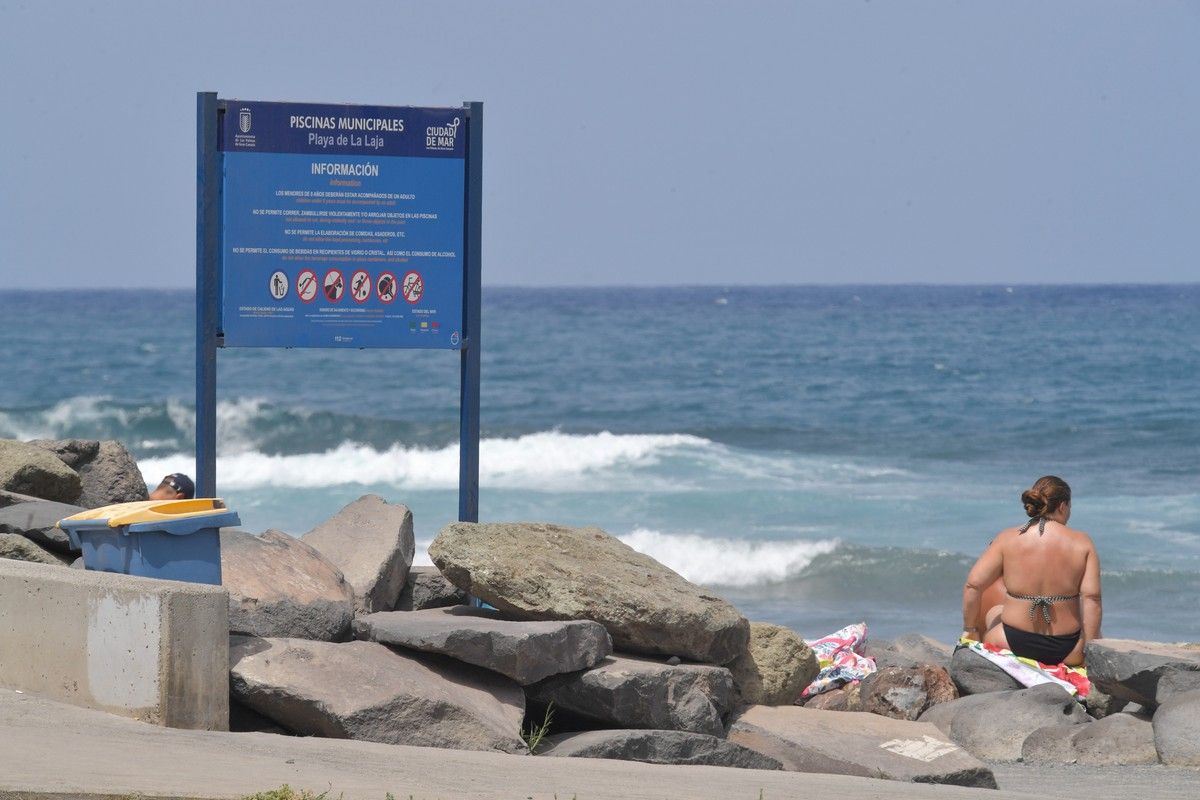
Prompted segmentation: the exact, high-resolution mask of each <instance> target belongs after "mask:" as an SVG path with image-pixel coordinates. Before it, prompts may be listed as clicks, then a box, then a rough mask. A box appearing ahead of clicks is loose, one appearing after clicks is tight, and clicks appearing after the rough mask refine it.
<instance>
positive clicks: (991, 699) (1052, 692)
mask: <svg viewBox="0 0 1200 800" xmlns="http://www.w3.org/2000/svg"><path fill="white" fill-rule="evenodd" d="M921 721H922V722H930V723H932V724H934V725H936V726H937V727H938V728H939V729H941V730H942V731H943V732H944V733H945V734H946V735H947V736H949V737H950V738H951V739H952V740H953V741H955V742H957V743H958V744H960V745H962V746H963V747H964V748H966V750H967V751H968V752H970V753H971V754H972V755H974V756H975V757H976V758H981V759H983V760H984V761H1016V760H1017V759H1019V758H1020V757H1021V747H1022V745H1023V744H1024V743H1025V739H1026V738H1027V737H1028V736H1029V735H1030V734H1031V733H1033V732H1034V731H1036V730H1038V729H1039V728H1045V727H1048V726H1052V725H1053V726H1070V725H1080V724H1084V723H1089V722H1090V721H1091V718H1090V717H1089V716H1088V715H1087V713H1086V712H1085V711H1084V710H1083V708H1082V707H1081V706H1080V705H1079V704H1078V703H1077V702H1075V698H1074V697H1072V696H1071V695H1070V694H1068V693H1067V691H1066V690H1065V689H1063V688H1062V687H1061V686H1059V685H1057V684H1052V683H1047V684H1042V685H1041V686H1034V687H1033V688H1030V689H1012V690H1007V691H1001V692H988V693H986V694H976V695H971V696H969V697H962V698H959V699H958V700H951V701H950V702H948V703H940V704H938V705H935V706H933V707H932V708H930V709H929V710H928V711H926V712H925V713H924V714H922V715H921ZM1064 733H1066V732H1064Z"/></svg>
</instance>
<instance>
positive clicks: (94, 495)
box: [76, 440, 150, 508]
mask: <svg viewBox="0 0 1200 800" xmlns="http://www.w3.org/2000/svg"><path fill="white" fill-rule="evenodd" d="M76 469H77V470H78V471H79V480H80V483H81V486H82V492H81V494H80V495H79V501H78V502H79V505H81V506H83V507H84V508H98V507H99V506H106V505H109V504H111V503H131V502H134V501H136V500H147V499H149V497H150V495H149V493H148V492H147V491H146V481H145V479H144V478H143V477H142V471H141V470H140V469H138V465H137V462H136V461H134V459H133V456H132V455H130V454H129V451H128V450H126V449H125V445H123V444H121V443H120V442H117V441H111V440H109V441H102V442H100V446H99V447H98V448H97V450H96V455H95V456H94V457H93V458H92V459H90V460H81V461H79V466H77V467H76Z"/></svg>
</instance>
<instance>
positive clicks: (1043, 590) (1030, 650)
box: [962, 475, 1102, 666]
mask: <svg viewBox="0 0 1200 800" xmlns="http://www.w3.org/2000/svg"><path fill="white" fill-rule="evenodd" d="M1021 503H1022V504H1023V505H1024V506H1025V513H1026V514H1027V515H1028V516H1029V521H1028V522H1026V523H1025V524H1024V525H1022V526H1020V527H1016V528H1008V529H1006V530H1004V531H1001V532H1000V534H999V535H998V536H996V538H995V539H994V540H992V543H991V544H990V545H988V548H987V550H985V551H984V553H983V555H981V556H980V557H979V560H978V561H976V562H975V566H973V567H972V568H971V571H970V573H968V575H967V582H966V585H965V586H964V587H963V603H962V613H963V628H964V629H963V636H964V637H965V638H968V639H975V640H979V641H983V642H984V643H986V644H994V645H999V646H1000V647H1005V648H1007V649H1009V650H1011V651H1013V652H1014V653H1015V654H1017V655H1018V656H1024V657H1026V658H1032V659H1035V660H1037V661H1040V662H1042V663H1044V664H1060V663H1061V664H1067V665H1069V666H1077V665H1079V664H1082V663H1083V648H1084V645H1086V644H1087V642H1089V641H1091V640H1092V639H1098V638H1100V619H1101V616H1102V607H1101V603H1100V559H1099V557H1098V556H1097V554H1096V546H1095V545H1094V544H1093V543H1092V540H1091V538H1090V537H1089V536H1088V535H1087V534H1086V533H1083V532H1082V531H1077V530H1074V529H1073V528H1068V527H1067V521H1068V520H1069V519H1070V518H1071V487H1069V486H1068V485H1067V484H1066V482H1065V481H1063V480H1062V479H1061V478H1057V477H1055V476H1053V475H1047V476H1045V477H1043V478H1039V479H1038V480H1037V482H1036V483H1034V484H1033V487H1032V488H1031V489H1029V490H1027V491H1025V492H1024V493H1022V494H1021ZM1001 579H1002V580H1003V584H1002V585H1003V587H1004V591H1005V596H1004V600H1003V603H1001V604H999V605H996V606H994V607H993V608H990V609H987V610H986V611H985V613H984V619H985V620H986V622H985V629H984V630H983V631H980V630H979V629H978V623H977V620H978V619H979V617H980V612H981V611H983V610H984V609H982V607H981V597H982V596H983V594H984V592H985V591H989V593H990V589H991V587H993V586H994V585H995V584H996V582H997V581H998V580H1001ZM980 634H982V636H981V635H980Z"/></svg>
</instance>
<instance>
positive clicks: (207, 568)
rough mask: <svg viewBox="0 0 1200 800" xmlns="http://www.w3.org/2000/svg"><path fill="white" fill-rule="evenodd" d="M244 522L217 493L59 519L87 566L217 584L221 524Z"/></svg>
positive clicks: (147, 576) (123, 572)
mask: <svg viewBox="0 0 1200 800" xmlns="http://www.w3.org/2000/svg"><path fill="white" fill-rule="evenodd" d="M240 524H241V520H240V519H239V518H238V515H237V512H235V511H230V510H228V509H226V508H225V504H224V503H222V502H221V500H219V499H217V498H201V499H197V500H159V501H156V500H151V501H143V502H138V503H119V504H117V505H112V506H105V507H104V508H96V509H92V510H90V511H84V512H82V513H80V514H76V515H75V516H73V517H67V518H66V519H64V520H61V521H60V522H59V523H58V525H59V527H60V528H62V529H63V530H65V531H66V532H67V535H68V536H69V537H70V539H71V544H72V545H73V546H75V547H78V548H79V549H80V550H82V551H83V565H84V567H85V568H87V569H90V570H96V571H100V572H118V573H121V574H123V575H140V576H142V577H144V578H162V579H165V580H172V581H190V582H191V583H209V584H215V585H218V586H219V585H220V584H221V537H220V529H221V528H222V527H225V526H229V525H240Z"/></svg>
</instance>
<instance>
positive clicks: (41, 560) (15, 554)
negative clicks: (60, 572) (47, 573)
mask: <svg viewBox="0 0 1200 800" xmlns="http://www.w3.org/2000/svg"><path fill="white" fill-rule="evenodd" d="M0 558H11V559H15V560H17V561H32V562H33V563H34V564H50V565H53V566H56V567H65V566H67V565H68V564H70V563H71V562H70V560H69V559H64V558H63V557H62V556H59V555H56V554H54V553H51V552H50V551H49V550H47V549H45V548H44V547H41V546H40V545H38V544H37V543H36V542H34V541H33V540H32V539H26V538H25V537H24V536H22V535H21V534H19V533H0Z"/></svg>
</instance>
